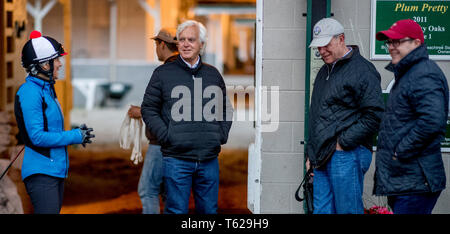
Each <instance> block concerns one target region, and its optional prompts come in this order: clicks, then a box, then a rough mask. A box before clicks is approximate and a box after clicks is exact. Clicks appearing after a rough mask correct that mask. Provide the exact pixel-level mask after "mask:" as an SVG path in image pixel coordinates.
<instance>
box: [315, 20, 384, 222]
mask: <svg viewBox="0 0 450 234" xmlns="http://www.w3.org/2000/svg"><path fill="white" fill-rule="evenodd" d="M310 47H317V48H318V51H319V53H320V55H321V56H322V59H323V61H324V62H325V64H324V65H323V66H322V67H321V69H320V70H319V73H318V74H317V76H316V79H315V81H314V88H313V92H312V98H311V107H310V112H309V126H308V128H309V129H308V133H309V139H308V141H307V145H306V157H307V162H306V164H307V165H306V166H307V169H308V171H309V172H313V174H312V175H313V176H314V181H313V186H314V188H313V191H314V194H313V197H314V213H315V214H336V213H337V214H361V213H363V212H364V206H363V202H362V194H363V187H364V186H363V183H364V174H365V173H366V171H367V170H368V169H369V166H370V163H371V161H372V153H371V151H370V150H371V149H372V139H373V136H374V134H375V133H376V132H377V130H378V128H379V123H380V120H381V115H382V113H383V110H384V104H383V100H382V96H381V85H380V82H381V77H380V74H379V73H378V72H377V70H376V69H375V66H374V65H373V64H372V63H370V62H369V61H367V60H366V59H365V58H363V57H362V56H361V55H360V53H359V49H358V46H347V45H346V44H345V35H344V27H343V26H342V25H341V24H340V23H339V22H338V21H337V20H335V19H331V18H324V19H322V20H320V21H319V22H317V24H316V25H315V26H314V28H313V40H312V42H311V44H310ZM310 169H311V170H310Z"/></svg>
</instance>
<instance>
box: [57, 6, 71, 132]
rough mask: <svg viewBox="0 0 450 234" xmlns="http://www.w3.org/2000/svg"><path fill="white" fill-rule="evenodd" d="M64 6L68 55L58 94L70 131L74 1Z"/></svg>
mask: <svg viewBox="0 0 450 234" xmlns="http://www.w3.org/2000/svg"><path fill="white" fill-rule="evenodd" d="M59 3H61V4H62V6H63V30H64V42H62V43H61V44H63V46H64V50H65V51H66V52H67V53H68V54H67V55H65V56H64V61H65V63H64V71H65V74H64V80H59V81H57V82H56V86H55V88H56V92H57V93H58V100H59V102H60V103H61V109H62V110H63V114H64V128H65V129H66V130H69V129H70V111H71V110H72V105H73V97H72V96H73V95H72V77H71V74H72V71H71V67H72V66H71V58H72V0H59Z"/></svg>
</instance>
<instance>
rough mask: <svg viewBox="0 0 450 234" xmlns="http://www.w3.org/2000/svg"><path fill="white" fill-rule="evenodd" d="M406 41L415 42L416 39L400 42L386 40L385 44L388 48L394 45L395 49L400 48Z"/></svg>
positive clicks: (401, 40)
mask: <svg viewBox="0 0 450 234" xmlns="http://www.w3.org/2000/svg"><path fill="white" fill-rule="evenodd" d="M405 41H414V39H411V38H406V39H400V40H386V41H384V44H385V45H386V47H388V48H389V46H390V45H392V46H393V47H394V48H395V47H398V46H399V45H400V44H402V43H403V42H405Z"/></svg>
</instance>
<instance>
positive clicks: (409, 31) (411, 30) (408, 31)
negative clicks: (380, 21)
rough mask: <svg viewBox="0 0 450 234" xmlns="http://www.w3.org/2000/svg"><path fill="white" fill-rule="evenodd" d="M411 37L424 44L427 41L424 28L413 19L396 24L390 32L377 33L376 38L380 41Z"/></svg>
mask: <svg viewBox="0 0 450 234" xmlns="http://www.w3.org/2000/svg"><path fill="white" fill-rule="evenodd" d="M405 37H409V38H411V39H419V40H420V41H421V42H422V43H423V42H424V41H425V40H424V37H423V31H422V28H421V27H420V25H419V24H418V23H416V22H415V21H414V20H412V19H404V20H399V21H397V22H395V23H394V24H393V25H392V26H391V27H390V28H389V29H388V30H384V31H380V32H377V34H376V38H377V40H379V41H384V40H387V39H397V40H398V39H402V38H405Z"/></svg>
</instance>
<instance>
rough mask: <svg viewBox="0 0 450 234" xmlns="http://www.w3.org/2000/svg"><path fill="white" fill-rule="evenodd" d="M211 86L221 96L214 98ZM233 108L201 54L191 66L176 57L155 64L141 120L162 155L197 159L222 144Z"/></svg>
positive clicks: (215, 152)
mask: <svg viewBox="0 0 450 234" xmlns="http://www.w3.org/2000/svg"><path fill="white" fill-rule="evenodd" d="M194 77H195V78H194ZM194 79H195V81H194ZM200 82H201V83H200ZM199 84H201V85H199ZM212 86H214V87H216V89H211V87H212ZM207 87H209V88H208V89H207ZM208 90H209V91H212V92H209V91H208ZM214 90H216V91H220V92H221V93H220V94H219V93H217V95H221V96H217V97H216V92H214ZM208 93H209V94H208ZM211 93H212V94H213V95H211ZM202 97H203V98H202ZM214 100H216V101H217V102H215V101H214ZM212 104H217V105H212ZM221 104H222V105H221ZM213 106H214V108H211V107H213ZM220 107H222V108H223V109H220ZM209 109H211V111H210V110H209ZM209 111H210V112H209ZM232 112H233V111H232V107H231V104H230V102H229V100H228V97H227V96H226V87H225V82H224V80H223V78H222V76H221V75H220V73H219V72H218V71H217V69H216V68H214V67H213V66H211V65H208V64H205V63H202V61H201V58H200V62H199V64H198V66H197V67H196V68H194V69H191V68H189V67H188V66H187V65H186V64H185V63H184V61H183V60H182V59H181V57H180V56H178V57H177V59H176V60H175V61H174V62H170V63H167V64H164V65H161V66H159V67H157V68H156V69H155V71H154V72H153V75H152V78H151V79H150V82H149V84H148V86H147V89H146V91H145V94H144V100H143V102H142V105H141V114H142V118H143V120H144V122H145V125H146V126H147V127H148V129H149V130H150V132H151V133H152V134H153V135H154V136H156V138H157V140H158V142H159V143H160V144H161V152H162V153H163V155H164V156H170V157H178V158H183V159H191V160H198V161H202V160H207V159H211V158H214V157H217V156H218V154H219V152H220V148H221V147H220V145H221V144H225V143H226V142H227V139H228V133H229V131H230V128H231V123H232ZM205 113H212V115H210V116H208V115H205ZM214 116H215V117H216V118H215V119H214V118H212V117H214ZM182 117H185V118H182ZM220 117H221V118H220Z"/></svg>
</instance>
